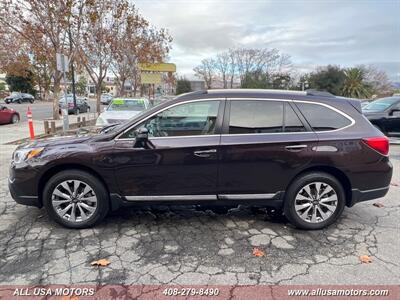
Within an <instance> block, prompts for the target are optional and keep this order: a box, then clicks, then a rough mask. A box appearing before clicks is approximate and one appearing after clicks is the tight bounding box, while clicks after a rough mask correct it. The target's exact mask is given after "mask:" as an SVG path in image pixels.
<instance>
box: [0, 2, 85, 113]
mask: <svg viewBox="0 0 400 300" xmlns="http://www.w3.org/2000/svg"><path fill="white" fill-rule="evenodd" d="M85 2H87V1H84V0H67V1H64V0H29V1H28V0H16V1H9V0H1V2H0V4H1V5H0V25H1V26H2V27H4V28H7V29H8V30H10V31H12V33H13V36H14V40H17V41H18V40H19V41H21V43H22V44H24V45H26V46H27V48H28V49H29V52H30V54H32V55H33V56H34V57H35V59H36V61H41V62H42V61H43V60H45V61H46V66H48V70H46V76H48V75H47V74H48V73H50V76H51V78H52V82H53V89H54V99H53V118H54V119H58V118H59V113H58V110H59V107H58V96H59V92H60V83H61V78H62V74H61V72H60V71H58V70H57V68H56V53H64V54H67V55H68V54H71V53H70V49H69V48H68V47H67V45H68V38H69V36H68V34H67V32H68V30H69V29H70V28H71V22H75V21H76V20H75V18H74V16H76V14H75V13H74V9H76V8H77V7H81V6H82V5H83V4H84V3H85ZM46 85H47V84H46ZM46 85H45V86H46Z"/></svg>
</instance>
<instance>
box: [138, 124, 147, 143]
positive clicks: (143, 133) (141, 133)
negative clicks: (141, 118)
mask: <svg viewBox="0 0 400 300" xmlns="http://www.w3.org/2000/svg"><path fill="white" fill-rule="evenodd" d="M148 139H149V131H148V130H147V128H146V127H141V128H139V129H138V130H136V142H147V140H148Z"/></svg>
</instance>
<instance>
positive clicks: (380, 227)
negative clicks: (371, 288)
mask: <svg viewBox="0 0 400 300" xmlns="http://www.w3.org/2000/svg"><path fill="white" fill-rule="evenodd" d="M0 149H1V150H0V151H1V152H0V159H1V161H0V170H1V171H0V172H1V173H0V174H1V176H0V197H1V201H0V281H1V282H2V283H3V284H30V285H33V284H50V283H51V284H57V283H63V284H68V283H69V284H78V283H96V284H106V283H109V284H110V283H119V284H140V283H143V284H160V283H166V284H187V285H194V284H240V285H245V284H275V283H277V284H400V263H399V260H398V250H399V249H400V230H399V222H398V220H399V218H400V204H399V201H400V172H399V169H400V146H396V145H392V147H391V159H392V162H393V164H394V177H393V180H392V185H391V189H390V191H389V193H388V195H387V196H386V197H385V198H382V199H378V200H375V201H370V202H365V203H361V204H358V205H356V206H354V207H353V208H351V209H349V208H347V209H346V210H345V212H344V214H343V217H342V218H341V219H340V220H339V222H337V223H336V224H335V225H333V226H331V227H329V228H328V229H325V230H322V231H300V230H297V229H294V228H293V227H292V226H291V225H289V224H288V223H287V222H286V220H285V219H284V218H278V219H277V218H270V217H267V216H266V214H265V213H264V212H263V211H261V210H258V211H254V210H250V209H248V208H245V207H240V208H238V209H233V210H230V211H229V212H228V213H226V214H216V213H214V212H213V211H211V210H206V209H199V208H196V207H173V208H167V207H157V208H146V209H141V210H137V209H134V208H132V209H125V210H123V211H118V212H114V213H112V214H111V215H110V216H108V217H107V218H106V220H105V221H104V222H103V223H101V224H100V225H99V226H97V227H95V228H93V229H85V230H68V229H65V228H63V227H61V226H59V225H57V224H55V223H53V222H52V221H50V220H49V218H48V216H47V215H46V212H45V211H44V210H43V209H42V210H39V209H37V208H33V207H25V206H22V205H17V204H16V203H15V202H14V201H13V200H12V198H11V197H10V194H9V191H8V187H7V175H8V165H9V161H10V157H11V153H12V151H13V149H14V146H6V145H2V146H1V148H0ZM376 202H378V203H382V204H383V205H384V206H383V207H376V206H374V205H373V203H376ZM254 247H257V248H259V249H261V250H262V251H264V252H265V256H262V257H256V256H254V255H253V254H252V251H253V248H254ZM361 255H370V256H371V258H372V263H369V264H363V263H361V262H360V260H359V257H360V256H361ZM102 258H106V259H108V260H109V261H110V262H111V263H110V264H109V265H108V266H106V267H94V266H91V265H90V263H91V262H92V261H94V260H97V259H102Z"/></svg>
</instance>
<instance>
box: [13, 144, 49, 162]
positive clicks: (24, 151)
mask: <svg viewBox="0 0 400 300" xmlns="http://www.w3.org/2000/svg"><path fill="white" fill-rule="evenodd" d="M43 150H44V148H43V147H39V148H21V149H18V150H16V151H15V152H14V153H13V158H12V159H13V161H14V162H15V163H16V164H19V163H21V162H23V161H26V160H28V159H31V158H34V157H38V156H39V155H40V153H42V151H43Z"/></svg>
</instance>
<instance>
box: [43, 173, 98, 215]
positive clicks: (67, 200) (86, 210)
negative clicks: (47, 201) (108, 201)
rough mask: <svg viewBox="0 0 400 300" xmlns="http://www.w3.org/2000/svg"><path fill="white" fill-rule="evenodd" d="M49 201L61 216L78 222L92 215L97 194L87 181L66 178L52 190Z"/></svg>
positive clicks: (95, 205)
mask: <svg viewBox="0 0 400 300" xmlns="http://www.w3.org/2000/svg"><path fill="white" fill-rule="evenodd" d="M51 203H52V205H53V208H54V211H55V212H56V213H57V214H58V215H59V216H60V217H61V218H63V219H66V220H68V221H69V222H73V223H79V222H83V221H86V220H88V219H89V218H90V217H91V216H93V214H94V212H95V211H96V208H97V196H96V194H95V192H94V190H93V188H92V187H91V186H89V185H88V184H87V183H85V182H83V181H80V180H66V181H63V182H61V183H60V184H59V185H57V186H56V187H55V189H54V190H53V193H52V196H51Z"/></svg>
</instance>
